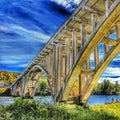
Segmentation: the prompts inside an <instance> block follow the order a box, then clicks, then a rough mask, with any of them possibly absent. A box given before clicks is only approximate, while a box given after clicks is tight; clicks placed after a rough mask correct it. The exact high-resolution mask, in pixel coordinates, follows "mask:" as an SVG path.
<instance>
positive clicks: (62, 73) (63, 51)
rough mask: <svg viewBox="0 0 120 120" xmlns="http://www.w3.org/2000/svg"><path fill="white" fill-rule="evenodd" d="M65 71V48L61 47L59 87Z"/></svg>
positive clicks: (62, 81)
mask: <svg viewBox="0 0 120 120" xmlns="http://www.w3.org/2000/svg"><path fill="white" fill-rule="evenodd" d="M65 69H66V64H65V46H62V48H61V85H63V83H64V78H65V75H66V73H65Z"/></svg>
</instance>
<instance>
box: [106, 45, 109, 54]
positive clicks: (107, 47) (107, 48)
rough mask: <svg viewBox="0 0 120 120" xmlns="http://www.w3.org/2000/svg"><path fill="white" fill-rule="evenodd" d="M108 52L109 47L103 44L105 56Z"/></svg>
mask: <svg viewBox="0 0 120 120" xmlns="http://www.w3.org/2000/svg"><path fill="white" fill-rule="evenodd" d="M108 51H109V45H108V44H105V54H106V53H107V52H108Z"/></svg>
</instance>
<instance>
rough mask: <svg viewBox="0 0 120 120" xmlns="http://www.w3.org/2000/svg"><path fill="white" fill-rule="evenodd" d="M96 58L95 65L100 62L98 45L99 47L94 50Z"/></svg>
mask: <svg viewBox="0 0 120 120" xmlns="http://www.w3.org/2000/svg"><path fill="white" fill-rule="evenodd" d="M94 58H95V59H94V60H95V67H96V66H97V65H98V63H99V50H98V46H97V48H95V50H94Z"/></svg>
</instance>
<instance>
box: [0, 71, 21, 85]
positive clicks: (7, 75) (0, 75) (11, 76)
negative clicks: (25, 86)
mask: <svg viewBox="0 0 120 120" xmlns="http://www.w3.org/2000/svg"><path fill="white" fill-rule="evenodd" d="M19 75H20V73H18V72H7V71H0V83H1V82H3V83H7V84H11V83H13V82H14V81H15V80H16V78H17V77H18V76H19Z"/></svg>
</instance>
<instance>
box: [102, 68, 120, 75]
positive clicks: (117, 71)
mask: <svg viewBox="0 0 120 120" xmlns="http://www.w3.org/2000/svg"><path fill="white" fill-rule="evenodd" d="M104 76H113V77H114V76H120V68H112V67H108V68H107V69H106V70H105V72H104Z"/></svg>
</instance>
